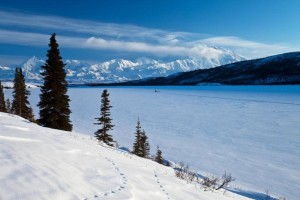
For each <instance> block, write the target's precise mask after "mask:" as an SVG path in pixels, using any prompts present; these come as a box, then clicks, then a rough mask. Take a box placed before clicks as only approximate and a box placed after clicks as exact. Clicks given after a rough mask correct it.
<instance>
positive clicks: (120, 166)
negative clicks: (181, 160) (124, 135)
mask: <svg viewBox="0 0 300 200" xmlns="http://www.w3.org/2000/svg"><path fill="white" fill-rule="evenodd" d="M0 119H1V120H0V158H1V159H0V166H1V171H0V199H3V200H16V199H22V200H34V199H38V200H42V199H63V200H68V199H70V200H76V199H86V200H88V199H119V200H126V199H132V200H133V199H136V200H140V199H143V200H154V199H157V200H162V199H182V200H186V199H188V200H193V199H195V200H196V199H197V200H199V199H203V200H204V199H205V200H218V199H236V200H242V199H247V198H245V197H242V196H238V195H237V194H234V193H231V192H226V193H225V194H223V193H222V191H218V192H209V191H207V192H204V191H203V190H201V189H199V188H197V187H195V186H194V185H192V184H186V183H185V182H184V181H181V180H179V179H177V178H175V176H174V171H173V169H172V168H169V167H165V166H162V165H159V164H157V163H155V162H153V161H150V160H146V159H142V158H139V157H136V156H133V155H131V154H128V153H126V152H123V151H120V150H116V149H112V148H109V147H103V146H100V145H98V144H97V142H96V141H95V140H94V139H92V138H91V137H90V136H88V135H82V134H78V133H71V132H64V131H58V130H53V129H48V128H43V127H39V126H37V125H36V124H33V123H30V122H28V121H27V120H24V119H23V118H20V117H17V116H15V115H8V114H5V113H0Z"/></svg>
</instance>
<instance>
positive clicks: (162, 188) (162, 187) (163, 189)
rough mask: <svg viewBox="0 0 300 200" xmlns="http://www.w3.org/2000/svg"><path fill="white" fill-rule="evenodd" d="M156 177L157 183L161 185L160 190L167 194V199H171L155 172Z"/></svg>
mask: <svg viewBox="0 0 300 200" xmlns="http://www.w3.org/2000/svg"><path fill="white" fill-rule="evenodd" d="M154 177H155V179H156V183H157V184H158V185H159V187H160V190H161V191H162V192H163V193H164V194H165V196H166V198H167V199H171V198H170V196H169V193H168V192H167V191H166V190H165V188H164V186H163V185H162V183H161V181H160V179H159V177H158V175H157V172H156V171H155V170H154Z"/></svg>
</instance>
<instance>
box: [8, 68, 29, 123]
mask: <svg viewBox="0 0 300 200" xmlns="http://www.w3.org/2000/svg"><path fill="white" fill-rule="evenodd" d="M29 95H30V91H29V90H27V89H26V85H25V78H24V75H23V72H22V69H21V68H18V67H17V68H16V73H15V79H14V88H13V102H12V107H11V110H12V113H13V114H16V115H19V116H21V117H23V118H25V119H28V120H30V121H34V116H33V113H32V109H31V107H30V104H29V101H28V96H29Z"/></svg>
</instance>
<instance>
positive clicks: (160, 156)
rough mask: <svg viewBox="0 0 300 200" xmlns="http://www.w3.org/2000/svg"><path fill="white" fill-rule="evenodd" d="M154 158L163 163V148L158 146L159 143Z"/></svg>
mask: <svg viewBox="0 0 300 200" xmlns="http://www.w3.org/2000/svg"><path fill="white" fill-rule="evenodd" d="M154 160H155V161H156V162H158V163H159V164H163V157H162V152H161V150H160V149H159V146H158V145H157V150H156V155H155V158H154Z"/></svg>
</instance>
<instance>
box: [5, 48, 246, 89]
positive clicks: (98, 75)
mask: <svg viewBox="0 0 300 200" xmlns="http://www.w3.org/2000/svg"><path fill="white" fill-rule="evenodd" d="M207 48H208V47H207ZM209 48H210V49H213V50H214V52H217V53H215V54H208V53H205V54H204V55H203V56H202V57H199V58H197V59H195V58H190V57H183V58H173V59H168V60H166V59H165V60H156V59H151V58H145V57H142V58H137V59H135V60H126V59H112V60H109V61H105V62H102V63H98V64H89V63H86V62H82V61H80V60H65V61H64V63H65V64H66V67H65V70H66V73H67V77H66V79H67V81H68V82H69V83H70V84H84V83H114V82H124V81H131V80H139V79H144V78H152V77H165V76H168V75H171V74H174V73H180V72H187V71H191V70H196V69H208V68H213V67H217V66H220V65H223V64H229V63H234V62H238V61H241V60H245V58H243V57H241V56H239V55H237V54H235V53H234V52H232V51H229V50H226V49H222V48H217V47H209ZM44 63H45V61H44V60H42V59H39V58H37V57H35V56H33V57H31V58H30V59H28V60H27V61H25V62H24V63H22V64H20V65H18V66H19V67H22V69H23V72H24V74H25V78H26V81H27V82H41V81H42V77H41V75H40V72H41V66H42V65H44ZM13 77H14V67H4V66H0V80H3V81H5V80H7V81H9V80H10V81H11V80H12V79H13Z"/></svg>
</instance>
